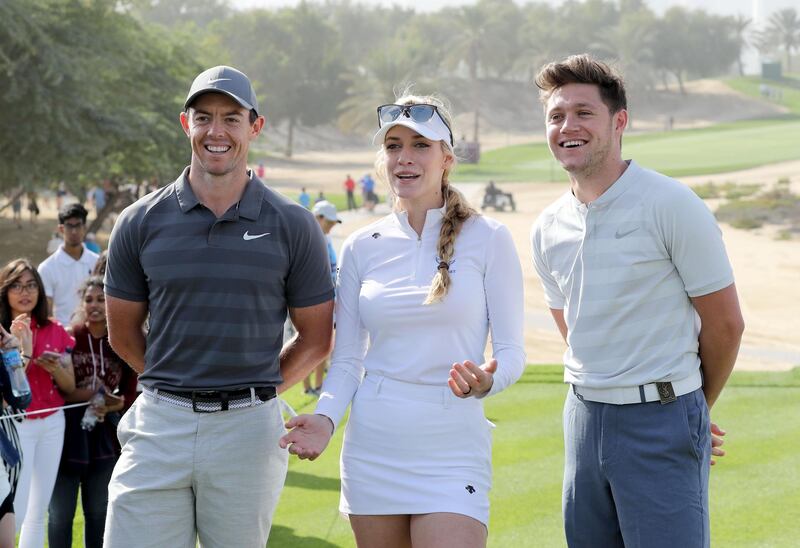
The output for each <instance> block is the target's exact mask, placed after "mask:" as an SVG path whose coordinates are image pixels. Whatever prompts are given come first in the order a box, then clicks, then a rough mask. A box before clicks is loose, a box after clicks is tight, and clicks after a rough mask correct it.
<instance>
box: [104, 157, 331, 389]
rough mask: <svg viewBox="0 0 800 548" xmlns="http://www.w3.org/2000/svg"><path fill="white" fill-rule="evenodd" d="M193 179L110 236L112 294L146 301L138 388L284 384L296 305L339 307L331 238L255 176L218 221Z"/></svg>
mask: <svg viewBox="0 0 800 548" xmlns="http://www.w3.org/2000/svg"><path fill="white" fill-rule="evenodd" d="M187 174H188V168H186V170H184V172H183V174H182V175H181V176H180V177H179V178H178V179H177V180H176V181H175V182H173V183H172V184H170V185H167V186H165V187H164V188H161V189H159V190H157V191H155V192H153V193H151V194H148V195H147V196H145V197H143V198H141V199H140V200H138V201H137V202H136V203H134V204H133V205H131V206H130V207H128V208H126V209H125V210H124V211H123V212H122V214H121V215H120V216H119V218H118V219H117V222H116V224H115V225H114V230H113V231H112V233H111V240H110V242H109V254H108V267H107V270H106V280H105V284H106V285H105V290H106V293H107V294H108V295H111V296H113V297H117V298H119V299H125V300H129V301H139V302H141V301H148V308H149V312H150V319H149V323H150V330H149V332H148V334H147V350H146V353H145V370H144V373H143V374H142V375H141V376H140V380H141V382H142V384H144V385H145V386H148V387H151V388H159V389H167V390H192V389H194V390H201V389H216V390H220V389H236V388H243V387H249V386H256V387H259V386H276V385H278V384H279V383H280V382H281V375H280V368H279V353H280V350H281V346H282V342H283V323H284V320H285V319H286V312H287V306H289V307H306V306H312V305H316V304H320V303H323V302H325V301H328V300H331V299H332V298H333V284H332V282H331V275H330V264H329V262H328V252H327V249H326V244H325V238H324V236H323V234H322V230H321V229H320V228H319V225H318V224H317V221H316V220H315V219H314V216H313V215H312V214H311V212H309V211H307V210H306V209H305V208H303V207H302V206H300V205H298V204H296V203H294V202H293V201H291V200H289V199H287V198H285V197H283V196H281V195H280V194H278V193H277V192H275V191H273V190H271V189H269V188H267V187H266V186H265V185H264V184H263V183H262V182H261V181H260V180H259V179H258V178H256V177H255V176H253V175H252V174H251V179H250V181H249V182H248V183H247V187H246V188H245V191H244V194H243V196H242V199H241V200H240V202H239V203H238V204H235V205H234V206H232V207H231V208H230V209H229V210H228V211H226V212H225V214H224V215H222V217H221V218H219V219H218V218H216V216H215V215H214V213H213V212H212V211H211V210H209V209H207V208H206V207H205V206H203V205H202V204H201V203H200V202H199V201H198V199H197V197H196V196H195V194H194V192H192V188H191V186H190V185H189V182H188V179H187Z"/></svg>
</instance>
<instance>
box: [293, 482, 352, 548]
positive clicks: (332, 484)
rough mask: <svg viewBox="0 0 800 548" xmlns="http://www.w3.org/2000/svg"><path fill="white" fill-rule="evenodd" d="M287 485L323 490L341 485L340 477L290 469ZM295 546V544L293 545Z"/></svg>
mask: <svg viewBox="0 0 800 548" xmlns="http://www.w3.org/2000/svg"><path fill="white" fill-rule="evenodd" d="M286 485H287V486H290V487H301V488H303V489H314V490H317V491H319V490H323V491H338V490H339V488H340V487H341V486H340V484H339V480H338V478H326V477H322V476H315V475H314V474H306V473H304V472H296V471H294V470H289V473H288V474H286ZM292 546H294V545H292Z"/></svg>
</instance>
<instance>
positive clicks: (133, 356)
mask: <svg viewBox="0 0 800 548" xmlns="http://www.w3.org/2000/svg"><path fill="white" fill-rule="evenodd" d="M108 342H109V343H110V344H111V348H113V349H114V352H116V353H117V355H118V356H119V357H120V358H122V359H123V360H124V361H125V363H127V364H128V365H129V366H131V368H132V369H133V370H134V371H136V372H137V373H139V374H142V373H144V351H145V348H146V340H145V336H144V332H142V331H141V330H134V331H131V332H130V333H125V334H120V333H114V332H113V331H109V334H108Z"/></svg>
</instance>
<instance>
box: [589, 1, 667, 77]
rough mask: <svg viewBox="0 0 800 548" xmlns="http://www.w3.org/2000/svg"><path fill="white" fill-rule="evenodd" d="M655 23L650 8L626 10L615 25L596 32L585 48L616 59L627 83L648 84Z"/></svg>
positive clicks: (652, 54)
mask: <svg viewBox="0 0 800 548" xmlns="http://www.w3.org/2000/svg"><path fill="white" fill-rule="evenodd" d="M655 24H656V20H655V17H654V16H653V14H652V13H651V12H650V11H647V10H645V9H642V10H640V11H635V12H633V11H631V12H626V13H625V14H623V15H622V17H621V18H620V20H619V23H618V24H617V25H616V26H615V27H612V28H611V29H604V30H603V31H602V32H598V33H597V34H596V38H595V42H593V43H592V44H590V45H589V50H590V51H591V52H593V53H595V54H597V55H599V56H601V57H605V58H608V59H616V60H617V64H618V65H619V69H620V71H621V72H622V73H623V74H624V75H625V79H626V82H627V84H628V86H629V87H631V88H636V87H643V88H648V87H649V86H650V75H651V72H652V68H651V67H652V64H653V57H654V44H655V36H654V27H655Z"/></svg>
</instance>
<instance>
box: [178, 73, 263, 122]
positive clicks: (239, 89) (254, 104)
mask: <svg viewBox="0 0 800 548" xmlns="http://www.w3.org/2000/svg"><path fill="white" fill-rule="evenodd" d="M209 92H216V93H224V94H225V95H227V96H228V97H230V98H231V99H233V100H234V101H236V102H237V103H239V104H240V105H242V106H243V107H244V108H246V109H248V110H252V111H254V112H255V113H256V115H258V99H256V92H255V91H254V90H253V84H251V83H250V79H249V78H248V77H247V75H246V74H245V73H243V72H241V71H239V70H236V69H235V68H233V67H226V66H225V65H220V66H218V67H213V68H210V69H208V70H205V71H203V72H201V73H200V75H199V76H198V77H197V78H195V79H194V82H192V88H191V89H190V90H189V95H188V96H187V97H186V102H185V103H184V104H183V108H185V109H186V108H189V106H191V104H192V102H193V101H194V100H195V99H197V97H199V96H200V95H202V94H203V93H209Z"/></svg>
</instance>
